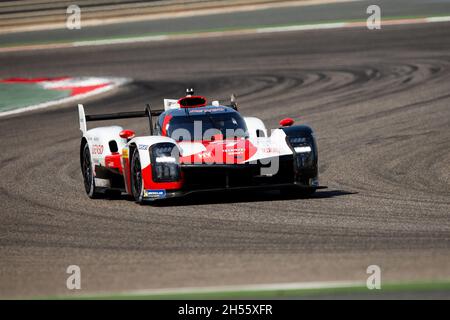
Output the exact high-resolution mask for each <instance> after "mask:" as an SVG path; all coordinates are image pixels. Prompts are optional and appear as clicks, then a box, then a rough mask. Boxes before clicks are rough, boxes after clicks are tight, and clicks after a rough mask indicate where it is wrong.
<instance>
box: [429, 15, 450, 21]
mask: <svg viewBox="0 0 450 320" xmlns="http://www.w3.org/2000/svg"><path fill="white" fill-rule="evenodd" d="M425 20H426V21H427V22H447V21H450V16H447V17H429V18H426V19H425Z"/></svg>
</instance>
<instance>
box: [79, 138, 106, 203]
mask: <svg viewBox="0 0 450 320" xmlns="http://www.w3.org/2000/svg"><path fill="white" fill-rule="evenodd" d="M81 156H82V157H81V173H82V174H83V180H84V189H85V190H86V194H87V195H88V197H89V198H91V199H98V198H101V196H102V194H101V193H100V192H98V189H97V188H96V187H95V178H94V172H93V169H92V159H91V151H90V150H89V145H88V144H87V143H86V144H85V145H84V147H83V153H82V155H81Z"/></svg>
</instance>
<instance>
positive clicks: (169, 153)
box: [149, 143, 180, 182]
mask: <svg viewBox="0 0 450 320" xmlns="http://www.w3.org/2000/svg"><path fill="white" fill-rule="evenodd" d="M149 152H150V159H151V162H152V170H153V181H155V182H174V181H179V180H180V166H179V164H178V159H179V150H178V148H177V146H176V145H174V144H173V143H158V144H156V145H153V146H152V147H150V149H149Z"/></svg>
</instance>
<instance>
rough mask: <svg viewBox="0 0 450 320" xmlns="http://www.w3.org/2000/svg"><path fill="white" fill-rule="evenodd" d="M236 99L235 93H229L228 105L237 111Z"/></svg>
mask: <svg viewBox="0 0 450 320" xmlns="http://www.w3.org/2000/svg"><path fill="white" fill-rule="evenodd" d="M236 100H237V97H236V95H235V94H234V93H232V94H231V97H230V106H231V107H232V108H233V109H234V110H236V111H237V109H238V105H237V102H236Z"/></svg>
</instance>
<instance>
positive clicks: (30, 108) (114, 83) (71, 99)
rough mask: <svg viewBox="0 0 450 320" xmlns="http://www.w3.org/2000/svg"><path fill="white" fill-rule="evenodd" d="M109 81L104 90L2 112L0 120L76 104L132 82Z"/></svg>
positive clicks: (124, 79) (115, 79)
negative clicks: (67, 104)
mask: <svg viewBox="0 0 450 320" xmlns="http://www.w3.org/2000/svg"><path fill="white" fill-rule="evenodd" d="M108 80H109V81H111V82H112V83H111V84H110V85H108V86H105V87H102V88H98V89H96V90H92V91H90V92H87V93H83V94H79V95H76V96H72V97H67V98H62V99H58V100H53V101H48V102H44V103H39V104H36V105H32V106H28V107H24V108H19V109H13V110H9V111H4V112H0V118H1V117H5V116H9V115H13V114H18V113H22V112H27V111H34V110H40V109H45V108H48V107H51V106H55V105H58V104H63V103H69V102H75V101H78V100H80V99H85V98H88V97H92V96H94V95H97V94H101V93H105V92H107V91H110V90H113V89H115V88H117V87H119V86H121V85H124V84H125V83H128V82H129V81H130V79H126V78H108Z"/></svg>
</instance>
